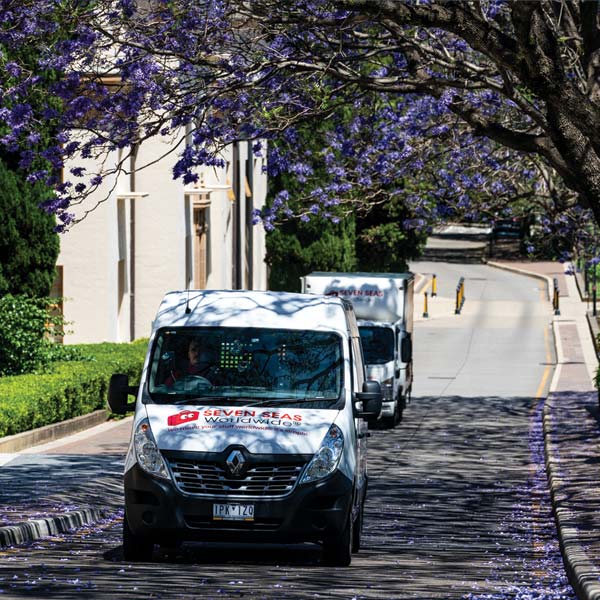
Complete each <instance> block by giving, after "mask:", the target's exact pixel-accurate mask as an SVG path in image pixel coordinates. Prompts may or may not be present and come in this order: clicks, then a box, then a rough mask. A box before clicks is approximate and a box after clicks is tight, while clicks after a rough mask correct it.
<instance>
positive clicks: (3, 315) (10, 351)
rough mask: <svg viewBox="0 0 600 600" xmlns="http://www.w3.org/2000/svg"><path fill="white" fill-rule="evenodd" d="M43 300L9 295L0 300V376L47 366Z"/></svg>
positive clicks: (46, 330)
mask: <svg viewBox="0 0 600 600" xmlns="http://www.w3.org/2000/svg"><path fill="white" fill-rule="evenodd" d="M47 308H48V303H47V301H43V300H38V299H33V298H28V297H26V296H12V295H10V294H7V295H6V296H4V297H3V298H0V375H17V374H19V373H30V372H32V371H35V370H36V369H39V368H41V367H43V366H45V365H46V364H47V363H48V352H47V351H46V348H45V346H47V345H49V344H50V342H49V341H48V340H45V339H44V335H45V334H46V333H47V332H48V310H47Z"/></svg>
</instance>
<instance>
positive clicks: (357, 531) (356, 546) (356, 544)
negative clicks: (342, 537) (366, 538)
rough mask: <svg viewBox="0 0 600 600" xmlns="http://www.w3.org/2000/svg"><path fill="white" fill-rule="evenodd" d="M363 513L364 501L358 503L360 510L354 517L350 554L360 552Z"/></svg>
mask: <svg viewBox="0 0 600 600" xmlns="http://www.w3.org/2000/svg"><path fill="white" fill-rule="evenodd" d="M364 511H365V503H364V500H363V501H362V502H361V503H360V508H359V509H358V515H356V519H354V525H353V526H352V528H353V531H352V552H353V553H354V554H356V553H357V552H358V551H359V550H360V541H361V537H362V528H363V514H364Z"/></svg>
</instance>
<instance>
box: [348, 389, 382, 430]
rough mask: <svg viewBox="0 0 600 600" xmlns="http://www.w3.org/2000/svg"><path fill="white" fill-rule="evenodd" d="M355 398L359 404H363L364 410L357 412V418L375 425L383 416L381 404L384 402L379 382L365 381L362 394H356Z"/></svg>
mask: <svg viewBox="0 0 600 600" xmlns="http://www.w3.org/2000/svg"><path fill="white" fill-rule="evenodd" d="M354 397H355V399H356V401H357V402H362V410H359V411H357V412H356V416H357V417H359V418H361V419H364V420H365V421H367V423H369V424H371V423H375V422H376V421H377V419H379V417H380V415H381V403H382V401H383V396H382V394H381V385H380V384H379V381H372V380H369V381H365V382H364V383H363V388H362V392H356V394H355V395H354Z"/></svg>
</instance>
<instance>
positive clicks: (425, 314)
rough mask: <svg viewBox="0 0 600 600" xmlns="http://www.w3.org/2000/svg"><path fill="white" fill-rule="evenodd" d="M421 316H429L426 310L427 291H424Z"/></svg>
mask: <svg viewBox="0 0 600 600" xmlns="http://www.w3.org/2000/svg"><path fill="white" fill-rule="evenodd" d="M423 316H424V317H425V318H427V317H428V316H429V312H428V311H427V292H425V299H424V302H423Z"/></svg>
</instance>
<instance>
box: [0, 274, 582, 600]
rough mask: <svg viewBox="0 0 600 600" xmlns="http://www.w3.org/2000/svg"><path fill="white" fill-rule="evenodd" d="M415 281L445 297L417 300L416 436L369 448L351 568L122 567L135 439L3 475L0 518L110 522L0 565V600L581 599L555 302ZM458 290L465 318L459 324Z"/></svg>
mask: <svg viewBox="0 0 600 600" xmlns="http://www.w3.org/2000/svg"><path fill="white" fill-rule="evenodd" d="M412 268H413V270H415V271H417V270H418V271H421V272H425V273H434V272H435V273H436V275H437V278H436V279H437V284H438V288H437V291H438V295H437V296H435V297H434V298H431V297H430V298H429V306H428V308H429V310H428V314H429V316H428V317H427V318H424V317H423V316H422V309H423V298H422V296H421V295H419V296H418V297H417V298H416V303H415V315H416V316H417V319H416V323H415V342H414V347H415V385H414V389H413V401H412V402H411V404H410V405H409V407H408V408H407V410H406V412H405V418H404V421H403V423H402V424H401V425H400V426H399V427H398V428H396V429H395V430H393V431H382V430H375V431H373V435H372V437H371V439H370V447H369V472H370V480H371V488H370V491H369V498H368V504H367V514H366V517H365V532H364V543H363V549H362V550H361V552H360V553H359V554H358V555H356V556H355V558H354V559H353V562H352V566H351V567H349V568H338V569H332V568H326V567H323V566H321V565H320V562H319V558H320V554H319V549H318V548H317V547H315V546H311V545H304V546H300V547H293V546H270V547H261V546H256V545H253V546H245V547H241V548H240V547H237V548H236V547H233V546H227V545H219V544H210V545H205V544H197V545H189V546H184V547H183V548H182V549H181V550H179V551H177V552H175V553H173V554H171V555H169V554H166V553H164V552H163V551H159V552H157V553H156V560H155V562H154V563H147V564H129V563H126V562H124V561H123V560H122V553H121V548H120V527H121V518H122V512H121V502H122V495H121V489H120V461H121V453H122V451H123V449H124V448H125V446H126V443H127V436H128V431H127V430H128V424H127V423H125V424H120V425H118V426H115V427H113V428H111V429H108V430H107V431H105V432H104V433H103V434H102V435H101V436H99V437H95V438H87V437H85V436H82V437H81V438H80V439H79V440H77V441H74V442H73V441H72V442H70V443H69V445H62V446H61V445H60V444H58V445H56V444H55V445H51V446H48V447H46V448H44V449H43V453H41V452H40V451H39V449H38V451H37V452H36V453H31V454H27V455H22V456H20V457H19V458H18V459H17V460H15V461H13V462H12V463H10V464H9V465H7V466H5V467H3V468H2V469H1V470H0V478H1V479H0V490H1V489H3V490H4V491H3V492H0V495H4V497H3V498H2V504H3V505H4V504H5V503H6V498H7V497H8V496H10V494H13V496H12V497H13V499H14V504H13V509H14V510H19V507H26V506H30V505H31V503H32V500H35V502H34V504H37V505H38V506H41V505H42V504H43V502H45V501H47V500H48V498H50V499H52V500H53V501H55V502H56V503H58V504H60V503H61V502H62V505H63V506H65V507H67V506H68V505H70V504H73V503H78V502H79V503H80V502H82V501H86V502H90V503H93V502H96V503H102V504H104V505H105V506H107V507H109V508H110V509H113V511H114V512H113V513H112V517H111V518H109V519H108V520H107V521H106V522H105V523H102V524H100V525H98V526H95V527H93V528H90V529H88V530H85V531H78V532H75V533H73V534H69V535H61V536H57V537H56V538H53V539H47V540H43V541H40V542H37V543H35V544H31V545H29V546H27V547H17V548H12V549H9V550H6V551H3V552H0V597H5V598H21V597H33V598H111V599H118V598H196V597H197V598H200V597H201V598H242V597H243V598H276V599H279V598H348V599H351V598H356V599H359V598H399V599H401V598H402V599H403V598H407V599H408V598H414V599H421V600H427V599H430V598H431V599H446V600H449V599H454V598H457V599H459V598H460V599H467V600H475V599H478V600H484V599H486V600H488V599H494V600H496V599H497V600H500V599H507V600H508V599H522V600H525V599H530V598H535V599H539V600H541V599H549V600H559V599H561V600H563V599H564V600H566V599H569V600H571V599H573V598H574V597H575V596H574V595H573V593H572V591H571V590H570V588H569V586H568V583H567V582H566V576H565V575H564V571H563V565H562V560H561V556H560V553H559V550H558V544H557V542H556V535H555V531H554V525H553V519H552V514H551V508H550V502H549V497H548V493H547V488H546V476H545V471H544V464H543V439H542V431H541V417H540V412H541V408H542V403H543V398H544V396H545V393H546V390H547V387H548V384H549V381H550V377H551V375H552V370H553V367H552V363H553V362H554V355H553V349H552V340H551V336H550V330H549V322H550V318H551V307H550V304H549V303H548V302H547V299H546V296H545V292H544V291H543V289H542V286H541V285H540V284H539V283H538V282H537V281H536V280H534V279H528V278H525V277H521V276H518V275H514V274H511V273H507V272H504V271H499V270H495V269H493V268H490V267H485V266H482V265H469V266H466V265H456V264H452V265H449V264H440V263H432V264H427V263H421V264H414V265H412ZM459 277H464V278H465V293H466V302H465V305H464V306H463V309H462V311H461V314H459V315H456V314H454V309H455V305H454V301H455V289H456V284H457V282H458V278H459ZM427 290H428V292H429V293H430V292H431V286H429V287H428V288H427ZM8 481H10V482H15V483H16V484H17V485H13V487H14V490H13V491H12V492H10V493H9V492H8V491H7V490H6V488H5V487H2V485H3V484H5V483H6V482H8ZM11 485H12V484H11Z"/></svg>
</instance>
